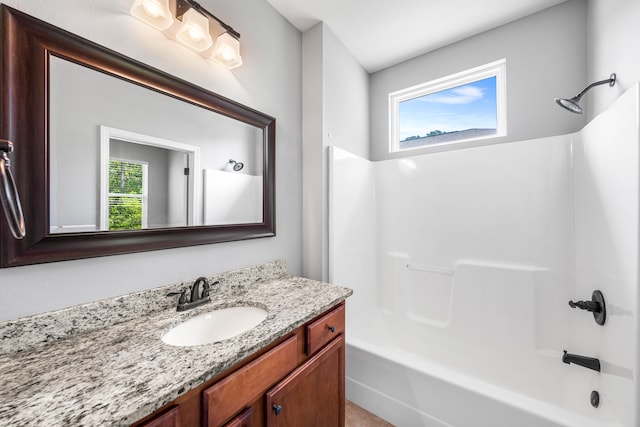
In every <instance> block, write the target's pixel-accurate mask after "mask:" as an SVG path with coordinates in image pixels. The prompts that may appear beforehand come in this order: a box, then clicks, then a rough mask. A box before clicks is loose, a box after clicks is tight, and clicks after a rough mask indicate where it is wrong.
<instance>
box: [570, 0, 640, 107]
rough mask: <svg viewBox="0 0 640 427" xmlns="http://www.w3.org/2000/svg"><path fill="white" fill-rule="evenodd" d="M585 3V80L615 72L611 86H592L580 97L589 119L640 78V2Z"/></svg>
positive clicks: (602, 0)
mask: <svg viewBox="0 0 640 427" xmlns="http://www.w3.org/2000/svg"><path fill="white" fill-rule="evenodd" d="M588 4H589V8H588V21H587V22H588V37H587V40H588V64H589V65H588V70H589V72H588V82H589V83H590V82H594V81H598V80H603V79H606V78H609V75H610V74H611V73H616V74H617V81H616V85H615V86H614V87H613V88H609V87H608V86H604V87H601V88H597V89H593V90H592V91H591V92H589V93H588V94H587V95H586V96H585V97H584V98H583V99H584V101H583V102H586V105H587V106H588V109H587V114H588V117H589V118H590V119H591V118H593V117H595V116H596V115H597V114H599V113H601V112H602V111H604V110H605V109H606V108H607V107H608V106H609V105H611V104H612V103H613V101H614V100H615V99H616V98H617V97H619V96H620V95H621V94H622V93H624V92H625V91H626V90H627V89H629V88H630V87H631V86H632V85H633V84H634V83H636V82H638V81H640V44H639V43H638V40H640V26H639V25H638V22H640V2H639V1H637V0H589V2H588ZM585 86H586V84H585ZM580 89H582V88H578V90H580Z"/></svg>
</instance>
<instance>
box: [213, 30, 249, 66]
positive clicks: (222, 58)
mask: <svg viewBox="0 0 640 427" xmlns="http://www.w3.org/2000/svg"><path fill="white" fill-rule="evenodd" d="M211 59H212V60H214V61H215V62H217V63H219V64H221V65H223V66H225V67H227V68H229V69H232V68H236V67H239V66H240V65H242V57H241V56H240V41H239V40H238V39H237V38H235V37H233V36H232V35H231V34H229V33H223V34H221V35H220V36H218V38H217V39H216V45H215V47H214V48H213V52H212V53H211Z"/></svg>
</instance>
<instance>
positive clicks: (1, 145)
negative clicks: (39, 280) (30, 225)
mask: <svg viewBox="0 0 640 427" xmlns="http://www.w3.org/2000/svg"><path fill="white" fill-rule="evenodd" d="M12 151H13V144H12V143H11V141H9V140H6V139H0V202H1V203H2V207H3V208H4V213H5V216H6V218H7V223H8V224H9V229H10V230H11V234H13V237H15V238H16V239H22V238H23V237H24V236H25V235H26V231H25V226H24V216H23V215H22V206H21V205H20V198H19V197H18V190H17V189H16V184H15V182H14V180H13V174H12V173H11V162H10V161H9V153H11V152H12Z"/></svg>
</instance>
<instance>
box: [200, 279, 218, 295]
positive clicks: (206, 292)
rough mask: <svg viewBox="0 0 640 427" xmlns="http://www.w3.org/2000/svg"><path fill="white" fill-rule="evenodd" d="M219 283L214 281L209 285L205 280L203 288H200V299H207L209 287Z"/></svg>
mask: <svg viewBox="0 0 640 427" xmlns="http://www.w3.org/2000/svg"><path fill="white" fill-rule="evenodd" d="M219 283H220V281H218V280H216V281H215V282H213V283H212V284H211V285H209V282H208V281H207V280H205V281H204V286H203V287H202V298H207V297H208V296H209V295H210V293H211V287H212V286H215V285H217V284H219Z"/></svg>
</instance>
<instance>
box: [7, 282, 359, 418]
mask: <svg viewBox="0 0 640 427" xmlns="http://www.w3.org/2000/svg"><path fill="white" fill-rule="evenodd" d="M277 270H278V269H276V271H275V272H274V271H271V272H270V276H271V277H262V278H261V277H254V278H255V279H256V280H255V281H252V282H251V283H242V281H238V280H236V281H233V280H228V281H227V283H225V282H224V278H223V279H222V280H221V285H219V286H216V287H215V288H214V290H213V292H212V294H211V298H212V302H211V303H209V304H206V305H204V306H201V307H198V308H195V309H192V310H189V311H186V312H177V311H176V309H175V304H173V303H172V302H170V303H171V307H170V308H164V309H157V308H158V307H156V308H155V310H154V311H150V312H146V313H144V314H142V315H140V316H137V317H133V318H127V316H129V317H131V316H132V315H131V314H127V315H122V314H120V315H119V313H117V312H116V313H114V311H115V310H116V309H114V308H113V307H114V306H115V307H123V306H126V304H125V303H123V301H129V302H131V301H135V304H134V305H137V306H141V305H144V304H141V303H140V301H142V300H144V298H149V295H148V294H149V293H138V294H135V295H132V296H131V297H130V298H126V297H120V298H119V300H118V301H116V302H115V303H113V304H112V303H111V302H109V303H104V302H103V303H102V305H99V303H94V304H98V305H97V306H95V307H93V309H94V310H97V311H99V310H100V309H101V308H102V309H105V307H106V309H105V312H104V313H105V316H102V317H107V318H111V319H118V318H119V319H122V318H123V316H124V320H123V321H120V322H117V321H110V320H109V321H107V320H103V321H104V322H106V323H107V324H106V325H102V324H100V321H98V320H96V319H97V318H98V317H101V316H92V315H90V314H88V313H90V312H91V309H92V306H93V305H94V304H88V305H86V306H84V307H81V309H78V310H75V309H71V310H72V313H71V314H70V313H69V310H63V311H61V313H53V314H50V315H46V316H44V317H43V316H35V317H34V319H27V320H25V321H23V322H9V323H8V324H5V325H2V324H0V337H1V338H2V347H3V348H2V349H3V350H4V351H1V352H0V353H3V354H0V366H1V367H2V369H1V370H0V384H2V393H1V395H0V425H11V426H14V425H34V426H35V425H47V426H54V425H92V426H95V425H129V424H131V423H132V422H134V421H137V420H139V419H141V418H143V417H145V416H147V415H149V414H151V413H152V412H154V411H155V410H156V409H158V408H160V407H162V406H163V405H164V404H166V403H168V402H170V401H172V400H174V399H175V398H176V397H178V396H179V395H181V394H183V393H185V392H187V391H189V390H191V389H192V388H194V387H196V386H198V385H200V384H202V383H203V382H205V381H207V380H208V379H210V378H212V377H214V376H215V375H217V374H219V373H221V372H223V371H224V370H225V369H227V368H229V367H231V366H232V365H234V364H236V363H237V362H239V361H241V360H242V359H244V358H245V357H247V356H249V355H251V354H252V353H254V352H256V351H258V350H260V349H262V348H264V347H265V346H267V345H268V344H270V343H271V342H273V341H274V340H277V339H278V338H280V337H282V336H284V335H286V334H287V333H288V332H290V331H292V330H294V329H295V328H297V327H298V326H300V325H302V324H304V323H305V322H307V321H308V320H310V319H312V318H314V317H315V316H317V315H319V314H321V313H322V312H324V311H326V310H328V309H329V308H331V307H332V306H334V305H336V304H338V303H340V302H341V301H344V300H345V299H346V298H347V297H348V296H350V295H351V293H352V291H351V290H350V289H347V288H343V287H339V286H334V285H329V284H326V283H322V282H317V281H314V280H309V279H304V278H299V277H292V276H287V275H286V274H281V273H282V271H277ZM233 273H237V272H233ZM240 276H242V274H241V275H240ZM245 276H246V275H245ZM258 276H259V275H258ZM273 276H276V277H273ZM229 277H232V278H233V277H235V278H236V279H237V277H238V275H237V274H236V275H235V276H234V275H233V274H231V275H230V276H228V277H225V278H227V279H228V278H229ZM213 279H218V277H217V276H213V277H211V278H210V282H212V281H213ZM247 281H248V280H246V277H245V282H247ZM177 286H178V285H171V286H166V287H163V288H158V289H156V290H154V291H153V292H150V294H151V295H152V296H153V297H158V296H159V295H164V294H166V292H167V290H169V289H174V290H175V289H176V287H177ZM162 298H164V299H165V300H166V299H167V298H166V297H162ZM114 304H115V305H114ZM163 304H165V305H166V304H167V302H166V301H165V302H163ZM238 305H248V306H258V307H262V308H265V309H266V310H267V312H268V315H267V318H266V319H265V320H264V321H263V322H262V323H261V324H259V325H258V326H256V327H255V328H253V329H251V330H249V331H247V332H245V333H243V334H241V335H239V336H236V337H234V338H230V339H228V340H224V341H221V342H218V343H213V344H206V345H199V346H193V347H175V346H171V345H168V344H165V343H163V342H162V340H161V337H162V335H163V334H164V333H165V332H167V331H168V330H169V329H171V328H172V327H174V326H176V325H177V324H179V323H181V322H183V321H185V320H187V319H189V318H192V317H195V316H197V315H199V314H201V313H204V312H207V311H210V310H213V309H216V308H223V307H231V306H238ZM107 309H108V313H109V314H106V313H107ZM73 310H75V311H73ZM56 315H57V316H58V317H56ZM61 316H64V317H65V318H66V319H67V320H65V321H62V320H59V318H60V317H61ZM70 316H75V317H74V318H73V320H68V318H69V317H70ZM77 316H80V318H78V317H77ZM82 318H84V321H83V320H82ZM52 319H54V320H52ZM29 321H31V323H29ZM83 322H84V323H83ZM45 323H46V324H47V327H37V325H39V324H40V325H43V324H45ZM51 323H60V325H65V327H66V328H67V330H66V331H65V332H64V333H60V335H59V336H56V337H55V338H54V339H52V338H51V334H53V333H54V332H53V329H52V330H51V331H46V330H45V331H44V332H43V331H42V329H47V328H51V326H50V324H51ZM85 323H86V324H90V326H83V325H85ZM96 323H97V324H96ZM34 325H35V326H34ZM60 325H59V326H60ZM69 325H72V327H70V329H69ZM36 327H37V332H33V331H34V330H35V328H36ZM30 328H32V329H30ZM29 331H31V332H32V335H34V336H35V335H38V334H39V336H37V337H31V338H32V339H31V342H29V343H25V342H24V336H25V335H24V334H26V335H29V334H28V332H29ZM20 337H23V339H22V341H20V340H19V338H20Z"/></svg>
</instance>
